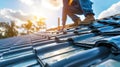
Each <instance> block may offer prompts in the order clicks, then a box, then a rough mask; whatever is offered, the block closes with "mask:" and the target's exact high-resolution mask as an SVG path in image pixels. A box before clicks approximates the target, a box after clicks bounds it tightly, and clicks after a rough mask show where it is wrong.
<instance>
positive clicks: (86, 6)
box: [79, 0, 95, 24]
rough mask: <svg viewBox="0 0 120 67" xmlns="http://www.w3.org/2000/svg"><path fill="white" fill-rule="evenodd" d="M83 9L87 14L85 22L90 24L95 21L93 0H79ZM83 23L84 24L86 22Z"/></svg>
mask: <svg viewBox="0 0 120 67" xmlns="http://www.w3.org/2000/svg"><path fill="white" fill-rule="evenodd" d="M79 3H80V7H81V10H82V11H83V14H84V15H85V17H86V18H85V19H84V20H83V22H84V23H85V24H89V23H90V22H92V21H94V20H95V18H94V12H93V9H92V4H93V3H92V2H91V1H90V0H79ZM84 23H83V24H84Z"/></svg>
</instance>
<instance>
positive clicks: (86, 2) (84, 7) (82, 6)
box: [67, 0, 94, 22]
mask: <svg viewBox="0 0 120 67" xmlns="http://www.w3.org/2000/svg"><path fill="white" fill-rule="evenodd" d="M78 2H79V10H77V11H76V10H69V11H68V13H67V14H68V16H69V17H70V18H71V19H72V20H73V21H74V22H77V20H78V19H79V17H78V16H77V15H76V14H78V15H84V16H87V14H93V15H94V12H93V9H92V4H93V3H92V2H91V1H90V0H79V1H78ZM71 8H74V6H73V7H71Z"/></svg>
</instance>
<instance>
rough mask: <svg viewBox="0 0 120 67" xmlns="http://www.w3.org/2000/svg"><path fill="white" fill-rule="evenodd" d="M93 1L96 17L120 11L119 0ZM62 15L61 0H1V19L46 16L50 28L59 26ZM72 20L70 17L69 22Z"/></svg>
mask: <svg viewBox="0 0 120 67" xmlns="http://www.w3.org/2000/svg"><path fill="white" fill-rule="evenodd" d="M91 1H92V2H93V3H94V4H93V10H94V12H95V14H96V15H95V17H96V18H98V17H99V18H102V17H106V16H109V15H113V14H115V13H120V12H119V11H120V9H119V8H120V1H119V0H91ZM113 4H114V5H113ZM111 10H112V11H111ZM108 13H109V14H108ZM61 15H62V2H61V0H0V21H9V20H15V21H17V22H18V23H22V22H25V20H27V19H31V20H34V16H37V17H44V18H46V24H47V26H48V28H50V27H54V26H57V18H58V17H60V18H61ZM71 22H72V21H71V19H70V18H69V19H68V21H67V23H71Z"/></svg>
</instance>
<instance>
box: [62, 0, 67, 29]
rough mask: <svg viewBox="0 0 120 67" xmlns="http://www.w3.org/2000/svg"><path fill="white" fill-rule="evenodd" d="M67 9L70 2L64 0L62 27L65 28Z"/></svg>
mask: <svg viewBox="0 0 120 67" xmlns="http://www.w3.org/2000/svg"><path fill="white" fill-rule="evenodd" d="M67 7H68V0H63V10H62V25H63V28H64V27H65V24H66V19H67Z"/></svg>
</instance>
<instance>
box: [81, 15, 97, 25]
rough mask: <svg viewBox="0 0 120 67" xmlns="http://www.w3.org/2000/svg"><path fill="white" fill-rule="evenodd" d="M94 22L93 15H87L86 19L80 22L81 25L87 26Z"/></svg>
mask: <svg viewBox="0 0 120 67" xmlns="http://www.w3.org/2000/svg"><path fill="white" fill-rule="evenodd" d="M93 21H95V18H94V15H93V14H88V15H87V16H86V18H85V19H84V20H83V21H82V22H81V25H87V24H90V23H92V22H93Z"/></svg>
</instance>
